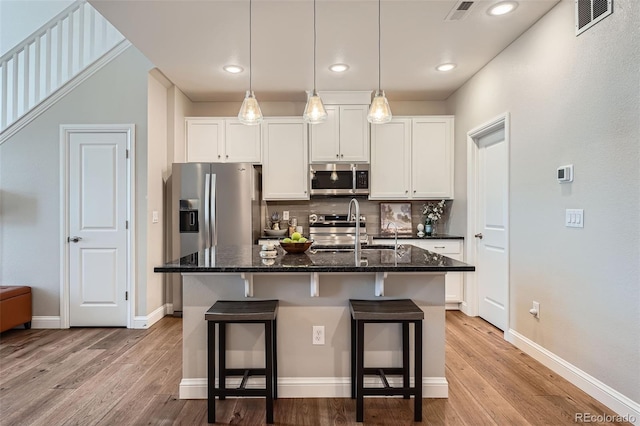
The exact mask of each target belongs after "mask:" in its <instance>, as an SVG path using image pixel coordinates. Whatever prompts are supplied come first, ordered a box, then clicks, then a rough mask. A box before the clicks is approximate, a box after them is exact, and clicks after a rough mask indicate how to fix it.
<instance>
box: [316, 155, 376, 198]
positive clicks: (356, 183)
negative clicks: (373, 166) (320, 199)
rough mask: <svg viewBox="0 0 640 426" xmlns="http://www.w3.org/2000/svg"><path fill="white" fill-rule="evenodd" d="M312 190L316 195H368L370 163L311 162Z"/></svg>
mask: <svg viewBox="0 0 640 426" xmlns="http://www.w3.org/2000/svg"><path fill="white" fill-rule="evenodd" d="M309 167H310V175H311V176H310V178H311V191H310V194H311V195H312V196H314V195H346V196H348V195H368V194H369V165H368V164H336V163H331V164H311V165H310V166H309Z"/></svg>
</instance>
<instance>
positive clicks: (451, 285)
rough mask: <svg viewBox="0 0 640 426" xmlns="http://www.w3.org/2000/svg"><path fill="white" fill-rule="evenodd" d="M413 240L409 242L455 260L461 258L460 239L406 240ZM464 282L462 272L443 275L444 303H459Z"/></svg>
mask: <svg viewBox="0 0 640 426" xmlns="http://www.w3.org/2000/svg"><path fill="white" fill-rule="evenodd" d="M407 241H413V242H411V243H409V244H413V245H415V246H418V247H420V248H423V249H425V250H429V251H432V252H434V253H439V254H442V255H444V256H447V257H450V258H452V259H455V260H460V261H462V260H463V254H462V246H463V242H462V240H438V239H425V240H407ZM463 284H464V273H463V272H447V275H445V302H446V303H453V304H456V303H461V302H462V301H463V300H462V291H463ZM451 307H453V308H455V309H457V307H455V306H448V307H447V308H451Z"/></svg>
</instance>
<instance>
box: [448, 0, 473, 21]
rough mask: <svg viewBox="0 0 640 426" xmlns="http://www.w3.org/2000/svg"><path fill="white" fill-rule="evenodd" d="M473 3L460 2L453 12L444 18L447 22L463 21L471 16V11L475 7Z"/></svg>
mask: <svg viewBox="0 0 640 426" xmlns="http://www.w3.org/2000/svg"><path fill="white" fill-rule="evenodd" d="M473 3H474V2H472V1H459V2H458V3H456V5H455V6H454V7H453V9H451V12H449V14H448V15H447V17H446V18H444V20H445V21H461V20H463V19H464V18H466V17H467V15H469V9H470V8H471V6H473Z"/></svg>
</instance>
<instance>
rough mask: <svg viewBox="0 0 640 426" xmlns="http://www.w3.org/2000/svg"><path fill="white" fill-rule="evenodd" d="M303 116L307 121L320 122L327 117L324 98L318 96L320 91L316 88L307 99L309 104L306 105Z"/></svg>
mask: <svg viewBox="0 0 640 426" xmlns="http://www.w3.org/2000/svg"><path fill="white" fill-rule="evenodd" d="M302 118H303V119H304V122H305V123H309V124H318V123H322V122H323V121H325V120H326V119H327V110H326V109H324V104H323V103H322V99H320V96H318V92H316V91H315V90H314V91H313V93H312V94H311V96H309V99H307V106H305V107H304V114H302Z"/></svg>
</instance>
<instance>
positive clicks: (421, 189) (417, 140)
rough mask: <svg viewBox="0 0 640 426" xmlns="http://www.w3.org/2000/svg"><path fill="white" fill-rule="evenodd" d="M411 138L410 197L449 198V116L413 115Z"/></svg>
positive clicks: (451, 134)
mask: <svg viewBox="0 0 640 426" xmlns="http://www.w3.org/2000/svg"><path fill="white" fill-rule="evenodd" d="M411 138H412V157H411V184H412V190H411V196H412V197H413V198H418V199H424V198H453V118H452V117H421V118H413V119H412V129H411Z"/></svg>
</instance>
